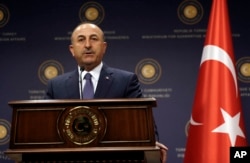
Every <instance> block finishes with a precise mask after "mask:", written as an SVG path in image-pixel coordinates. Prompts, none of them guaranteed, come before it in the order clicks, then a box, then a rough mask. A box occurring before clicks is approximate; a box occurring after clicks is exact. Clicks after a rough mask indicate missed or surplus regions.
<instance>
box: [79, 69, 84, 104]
mask: <svg viewBox="0 0 250 163" xmlns="http://www.w3.org/2000/svg"><path fill="white" fill-rule="evenodd" d="M83 70H84V69H83V68H82V67H81V68H80V75H79V82H80V99H83V92H82V91H83V90H82V72H83Z"/></svg>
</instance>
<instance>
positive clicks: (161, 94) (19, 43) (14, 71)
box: [0, 0, 250, 163]
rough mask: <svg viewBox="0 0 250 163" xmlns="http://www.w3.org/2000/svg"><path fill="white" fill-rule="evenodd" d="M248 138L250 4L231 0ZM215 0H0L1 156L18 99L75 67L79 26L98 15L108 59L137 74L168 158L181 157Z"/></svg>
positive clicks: (4, 161) (40, 92)
mask: <svg viewBox="0 0 250 163" xmlns="http://www.w3.org/2000/svg"><path fill="white" fill-rule="evenodd" d="M228 3H229V12H230V20H231V28H232V36H233V42H234V52H235V57H236V60H237V64H236V68H237V73H238V76H239V77H238V82H239V85H240V91H241V98H242V105H243V106H242V107H243V111H244V116H245V124H246V128H247V136H248V140H249V135H250V125H249V124H250V55H249V51H248V50H249V42H250V40H249V38H250V33H249V29H250V21H249V16H248V15H249V12H248V10H249V2H248V1H244V2H241V1H236V0H229V1H228ZM210 7H211V1H210V0H165V1H157V0H154V1H149V2H148V1H143V0H126V1H125V0H124V1H122V0H106V1H104V0H99V1H87V0H74V1H72V0H50V1H46V0H23V1H20V0H0V74H1V80H0V93H1V96H0V162H1V163H10V162H11V163H12V162H14V161H12V160H10V159H9V158H8V157H7V156H6V155H4V151H5V150H6V149H8V147H9V144H8V143H9V139H10V128H11V116H12V110H11V108H10V107H9V106H8V102H9V101H12V100H27V99H31V100H33V99H42V98H43V97H44V93H45V89H46V84H47V81H48V79H51V78H53V77H55V76H57V75H59V74H62V73H65V72H68V71H71V70H73V69H75V68H76V63H75V61H74V59H73V58H72V56H71V54H70V52H69V50H68V45H69V43H70V40H69V38H70V34H71V33H72V30H73V28H74V27H75V26H76V25H77V24H79V23H80V22H82V21H92V22H94V23H96V24H99V25H100V26H101V28H102V29H103V30H104V32H105V35H106V41H107V42H108V49H107V53H106V56H105V59H104V61H105V62H106V64H108V65H109V66H112V67H117V68H121V69H125V70H128V71H133V72H136V73H137V75H138V77H139V80H140V82H141V85H142V89H143V94H144V97H155V98H156V99H157V104H158V105H157V107H156V108H154V109H153V110H154V116H155V120H156V123H157V126H158V130H159V133H160V142H162V143H164V144H165V145H166V146H168V148H169V152H168V162H171V163H180V162H182V161H183V157H184V152H185V145H186V138H187V126H188V125H187V124H188V121H189V118H190V114H191V110H192V104H193V100H194V92H195V88H196V80H197V75H198V71H199V64H200V60H201V54H202V49H203V44H204V38H205V34H206V28H207V24H208V17H209V12H210Z"/></svg>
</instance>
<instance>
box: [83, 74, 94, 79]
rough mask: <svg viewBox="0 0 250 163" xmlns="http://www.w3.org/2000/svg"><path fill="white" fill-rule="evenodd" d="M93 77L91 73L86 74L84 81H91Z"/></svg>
mask: <svg viewBox="0 0 250 163" xmlns="http://www.w3.org/2000/svg"><path fill="white" fill-rule="evenodd" d="M91 76H92V75H91V74H90V73H87V74H85V76H84V79H86V80H89V79H91Z"/></svg>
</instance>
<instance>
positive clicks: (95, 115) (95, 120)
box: [63, 106, 106, 145]
mask: <svg viewBox="0 0 250 163" xmlns="http://www.w3.org/2000/svg"><path fill="white" fill-rule="evenodd" d="M63 123H64V127H63V134H64V135H65V136H66V138H67V139H68V140H70V141H71V142H72V143H74V144H76V145H87V144H91V143H92V142H94V141H95V140H97V139H98V138H101V137H103V136H104V134H105V132H106V118H105V117H104V115H103V114H102V113H101V112H100V111H99V110H98V109H93V108H90V107H87V106H78V107H75V108H72V109H70V110H69V111H68V112H67V113H66V116H65V118H64V120H63Z"/></svg>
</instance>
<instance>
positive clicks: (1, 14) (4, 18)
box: [0, 4, 10, 28]
mask: <svg viewBox="0 0 250 163" xmlns="http://www.w3.org/2000/svg"><path fill="white" fill-rule="evenodd" d="M9 18H10V12H9V9H8V8H7V7H6V6H5V5H3V4H0V28H1V27H3V26H5V25H6V24H7V23H8V21H9Z"/></svg>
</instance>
